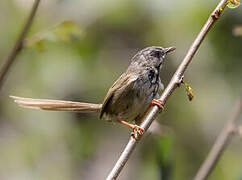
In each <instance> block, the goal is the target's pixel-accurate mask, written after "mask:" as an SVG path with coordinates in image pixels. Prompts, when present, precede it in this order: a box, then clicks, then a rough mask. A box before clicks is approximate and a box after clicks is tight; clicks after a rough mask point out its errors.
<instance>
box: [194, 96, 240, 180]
mask: <svg viewBox="0 0 242 180" xmlns="http://www.w3.org/2000/svg"><path fill="white" fill-rule="evenodd" d="M241 111H242V99H240V100H239V101H238V103H237V104H236V106H235V110H234V112H233V113H232V115H231V117H230V119H229V120H228V122H227V124H226V125H225V126H224V128H223V130H222V131H221V133H220V135H219V136H218V137H217V139H216V141H215V143H214V145H213V147H212V149H211V151H210V152H209V154H208V156H207V158H206V160H205V161H204V163H203V164H202V166H201V167H200V169H199V171H198V173H197V174H196V176H195V178H194V180H204V179H207V177H208V176H209V174H210V173H211V172H212V170H213V169H214V167H215V165H216V163H217V162H218V160H219V158H220V157H221V155H222V153H223V152H224V151H225V149H226V147H227V145H228V144H229V143H230V141H231V139H232V137H233V135H234V132H235V131H236V130H237V128H236V120H237V119H238V117H239V115H240V113H241Z"/></svg>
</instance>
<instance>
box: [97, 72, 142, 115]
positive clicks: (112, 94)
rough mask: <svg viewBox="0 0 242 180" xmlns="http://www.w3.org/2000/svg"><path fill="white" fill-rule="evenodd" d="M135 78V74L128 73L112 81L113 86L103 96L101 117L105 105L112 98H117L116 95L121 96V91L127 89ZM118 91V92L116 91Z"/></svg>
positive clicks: (105, 108)
mask: <svg viewBox="0 0 242 180" xmlns="http://www.w3.org/2000/svg"><path fill="white" fill-rule="evenodd" d="M136 79H137V77H136V76H134V75H132V74H131V73H130V74H126V73H124V74H122V75H121V76H120V77H119V78H118V79H117V81H115V82H114V84H113V86H112V87H111V88H110V89H109V91H108V93H107V95H106V97H105V98H104V101H103V105H102V109H101V113H100V116H99V117H100V118H102V116H103V114H104V113H105V112H106V111H107V107H108V105H109V104H110V102H111V101H112V100H113V98H115V99H118V97H117V96H121V95H122V94H123V93H125V92H127V91H128V90H129V88H128V87H129V86H131V85H132V84H133V82H134V81H135V80H136ZM117 91H118V93H117Z"/></svg>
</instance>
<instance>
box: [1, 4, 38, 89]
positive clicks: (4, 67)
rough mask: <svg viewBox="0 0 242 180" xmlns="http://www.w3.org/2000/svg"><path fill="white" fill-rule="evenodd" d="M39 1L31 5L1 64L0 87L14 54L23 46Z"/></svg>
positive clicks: (14, 56)
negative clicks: (15, 38)
mask: <svg viewBox="0 0 242 180" xmlns="http://www.w3.org/2000/svg"><path fill="white" fill-rule="evenodd" d="M39 3H40V0H35V2H34V4H33V6H32V9H31V11H30V13H29V16H28V17H27V19H26V22H25V25H24V26H23V29H22V31H21V33H20V34H19V36H18V39H17V41H16V43H15V45H14V47H13V49H12V50H11V52H10V53H9V56H8V57H7V59H6V61H5V62H4V64H3V65H2V67H1V69H0V89H1V87H2V85H3V82H4V79H5V76H6V74H7V72H8V71H9V69H10V67H11V65H12V64H13V62H14V60H15V58H16V56H17V55H18V53H19V52H20V51H21V49H22V47H23V41H24V38H25V35H26V34H27V32H28V30H29V28H30V26H31V24H32V22H33V19H34V16H35V14H36V11H37V9H38V6H39Z"/></svg>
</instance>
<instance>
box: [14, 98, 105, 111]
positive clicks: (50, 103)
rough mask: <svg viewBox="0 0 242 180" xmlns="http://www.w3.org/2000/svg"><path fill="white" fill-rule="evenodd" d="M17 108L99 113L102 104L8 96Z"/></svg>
mask: <svg viewBox="0 0 242 180" xmlns="http://www.w3.org/2000/svg"><path fill="white" fill-rule="evenodd" d="M10 97H11V98H13V99H14V102H16V103H17V104H18V105H19V106H21V107H24V108H31V109H42V110H49V111H75V112H99V111H100V110H101V108H102V104H92V103H84V102H73V101H61V100H49V99H32V98H23V97H17V96H10Z"/></svg>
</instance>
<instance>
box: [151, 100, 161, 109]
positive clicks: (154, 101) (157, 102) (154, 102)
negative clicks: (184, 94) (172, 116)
mask: <svg viewBox="0 0 242 180" xmlns="http://www.w3.org/2000/svg"><path fill="white" fill-rule="evenodd" d="M151 104H152V105H156V106H158V107H159V108H160V109H162V110H164V103H163V101H162V100H160V99H153V100H152V102H151Z"/></svg>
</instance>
